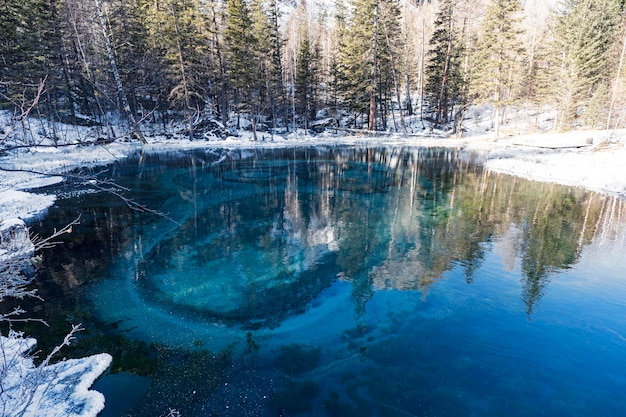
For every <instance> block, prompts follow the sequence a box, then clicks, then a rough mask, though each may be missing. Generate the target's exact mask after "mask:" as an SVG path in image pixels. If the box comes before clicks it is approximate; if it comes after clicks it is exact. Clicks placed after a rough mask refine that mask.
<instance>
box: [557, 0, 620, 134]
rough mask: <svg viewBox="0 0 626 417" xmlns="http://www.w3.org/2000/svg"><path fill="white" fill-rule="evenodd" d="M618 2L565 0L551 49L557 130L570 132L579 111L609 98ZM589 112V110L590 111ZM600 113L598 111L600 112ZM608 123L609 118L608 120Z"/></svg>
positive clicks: (558, 13) (617, 19)
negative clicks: (607, 85)
mask: <svg viewBox="0 0 626 417" xmlns="http://www.w3.org/2000/svg"><path fill="white" fill-rule="evenodd" d="M619 3H620V2H619V1H618V0H564V1H563V2H562V3H561V4H560V8H559V9H558V11H557V12H556V14H555V16H554V21H555V27H554V33H555V40H554V42H553V44H552V50H551V56H552V59H551V67H550V74H551V77H550V79H551V82H552V85H553V86H554V88H552V89H551V93H552V97H553V99H554V101H555V102H556V104H557V110H558V116H557V121H556V122H555V128H557V129H565V130H567V129H570V128H571V127H573V125H574V122H575V121H576V119H577V117H578V115H579V110H581V109H584V108H585V107H586V106H588V105H589V104H590V103H591V101H592V99H593V101H594V102H595V103H598V102H600V101H604V102H606V103H608V101H609V100H608V97H604V98H598V97H596V98H595V99H594V94H596V95H597V94H599V93H601V92H604V94H606V92H607V91H608V90H607V88H606V85H605V86H604V88H600V87H601V86H602V85H603V84H607V83H608V82H609V80H608V76H609V73H610V59H609V50H610V45H611V43H612V42H613V41H614V36H615V31H616V29H617V27H618V25H619V22H620V15H621V10H620V4H619ZM588 110H589V109H588ZM596 110H597V109H596ZM605 120H606V118H605Z"/></svg>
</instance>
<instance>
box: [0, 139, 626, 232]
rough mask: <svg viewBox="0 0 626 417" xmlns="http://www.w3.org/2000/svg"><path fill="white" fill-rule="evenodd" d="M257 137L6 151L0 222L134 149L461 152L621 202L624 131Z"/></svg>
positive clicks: (28, 213)
mask: <svg viewBox="0 0 626 417" xmlns="http://www.w3.org/2000/svg"><path fill="white" fill-rule="evenodd" d="M259 136H260V140H258V141H254V140H252V138H251V136H250V135H249V134H246V133H244V134H243V135H242V136H241V137H238V138H234V137H230V138H227V139H226V140H215V141H193V142H191V141H187V140H182V141H181V140H172V139H165V138H159V137H154V138H149V144H148V145H144V146H141V145H140V144H139V143H137V142H115V143H112V144H109V145H88V146H71V147H62V148H54V147H44V148H35V149H30V150H21V151H19V152H12V153H9V154H7V155H5V156H2V157H1V158H0V167H2V168H3V169H5V170H0V221H1V220H5V219H9V218H14V217H19V218H22V219H28V218H31V217H34V216H37V215H39V214H40V213H42V212H43V211H45V209H46V208H47V207H49V206H50V205H52V204H54V201H55V197H54V196H53V195H41V194H32V193H29V192H28V190H30V189H34V188H37V187H41V186H43V185H48V184H51V183H54V182H58V181H62V176H61V175H60V174H62V173H63V172H65V171H68V170H70V169H73V168H77V167H88V166H97V165H103V164H107V163H110V162H112V161H114V160H116V159H120V158H123V157H125V156H126V155H128V154H130V153H131V152H134V151H137V150H143V151H145V152H156V151H162V150H163V151H164V150H172V149H176V150H180V149H193V148H215V147H221V148H245V147H289V146H299V145H302V146H315V145H326V144H360V145H364V144H372V145H374V144H375V145H379V146H380V145H398V146H431V147H442V146H444V147H457V148H466V149H472V150H476V151H479V152H482V153H484V154H485V156H486V159H487V162H486V167H487V168H488V169H489V170H492V171H495V172H501V173H507V174H511V175H516V176H520V177H523V178H527V179H531V180H537V181H549V182H557V183H561V184H566V185H572V186H581V187H586V188H588V189H591V190H595V191H600V192H604V193H611V194H617V195H620V196H624V197H626V147H625V146H624V145H625V144H626V130H618V131H580V132H570V133H562V134H553V133H552V134H546V133H543V134H535V135H527V136H512V137H506V138H504V139H500V140H498V141H495V140H494V139H493V138H492V137H491V136H488V135H483V136H469V137H467V138H462V139H446V138H441V137H426V136H411V137H408V138H405V137H402V136H401V135H383V136H366V135H363V136H340V137H338V136H334V135H318V136H310V135H303V134H299V135H298V134H291V135H289V136H287V137H282V136H274V137H273V138H270V137H269V136H268V135H265V136H262V135H259ZM6 169H10V170H13V171H6ZM25 171H35V172H38V173H32V172H25ZM57 174H58V175H57Z"/></svg>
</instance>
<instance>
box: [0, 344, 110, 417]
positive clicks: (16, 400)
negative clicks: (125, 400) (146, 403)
mask: <svg viewBox="0 0 626 417" xmlns="http://www.w3.org/2000/svg"><path fill="white" fill-rule="evenodd" d="M35 345H36V340H35V339H31V338H25V337H23V336H22V335H21V334H19V333H15V332H11V333H10V334H9V337H4V336H0V350H1V351H2V352H3V360H2V361H0V376H1V377H2V378H0V387H1V390H0V403H1V404H2V409H3V413H4V414H3V415H6V416H12V415H25V416H37V417H95V416H97V415H98V413H99V412H100V411H102V410H103V409H104V396H103V395H102V394H100V393H99V392H96V391H91V390H89V387H91V385H92V384H93V382H94V381H95V380H96V378H98V377H99V376H100V375H101V374H102V373H103V372H104V371H106V369H107V368H108V367H109V365H110V364H111V360H112V358H111V356H110V355H108V354H106V353H101V354H98V355H93V356H89V357H87V358H82V359H68V360H65V361H62V362H59V363H56V364H53V365H47V366H40V367H36V366H35V365H34V363H33V359H32V357H30V356H29V355H28V354H29V352H30V351H31V350H32V349H33V348H34V347H35Z"/></svg>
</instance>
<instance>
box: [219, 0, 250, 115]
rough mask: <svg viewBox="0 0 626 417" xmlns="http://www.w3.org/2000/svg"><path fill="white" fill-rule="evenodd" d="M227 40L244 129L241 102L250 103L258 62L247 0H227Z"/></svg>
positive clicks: (225, 36) (229, 73) (231, 81)
mask: <svg viewBox="0 0 626 417" xmlns="http://www.w3.org/2000/svg"><path fill="white" fill-rule="evenodd" d="M224 41H225V43H226V48H227V54H226V62H227V68H228V70H227V72H228V77H229V81H230V86H231V88H232V89H233V93H234V103H235V106H236V107H237V109H236V110H237V128H240V117H239V112H240V107H239V106H240V104H241V101H242V99H243V100H244V103H245V102H247V103H249V102H250V93H251V89H252V86H253V84H254V81H255V80H254V71H253V70H254V68H252V66H251V65H250V63H252V62H254V59H255V50H256V39H255V38H254V35H253V32H252V18H251V14H250V9H249V8H248V5H247V4H246V2H245V1H244V0H227V2H226V24H225V29H224Z"/></svg>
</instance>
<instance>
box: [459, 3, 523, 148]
mask: <svg viewBox="0 0 626 417" xmlns="http://www.w3.org/2000/svg"><path fill="white" fill-rule="evenodd" d="M520 12H521V4H520V3H519V1H518V0H493V2H492V4H491V5H490V6H489V8H488V9H487V12H486V13H485V18H484V20H483V23H482V28H481V34H480V39H479V42H478V49H477V51H476V53H475V56H476V58H475V59H474V61H473V68H475V71H474V72H473V74H472V75H473V77H474V79H473V80H472V88H471V90H472V92H473V95H474V96H475V97H476V98H477V99H478V100H481V101H487V102H491V103H493V105H494V107H495V116H494V119H495V134H496V138H497V137H498V134H499V126H500V110H501V107H502V106H503V105H506V104H507V103H509V102H511V101H512V100H514V99H515V96H516V94H517V93H518V92H519V88H517V87H518V85H519V79H520V77H519V71H520V69H521V64H522V58H523V48H522V44H521V41H520V39H519V36H520V34H521V30H520V29H518V25H519V16H520Z"/></svg>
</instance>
